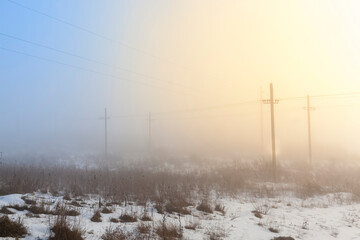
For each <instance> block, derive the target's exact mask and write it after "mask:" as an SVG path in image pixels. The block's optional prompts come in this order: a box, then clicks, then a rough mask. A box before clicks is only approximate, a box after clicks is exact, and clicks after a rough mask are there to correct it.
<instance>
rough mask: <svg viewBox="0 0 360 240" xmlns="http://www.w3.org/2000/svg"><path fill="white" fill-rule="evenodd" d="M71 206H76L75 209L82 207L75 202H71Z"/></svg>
mask: <svg viewBox="0 0 360 240" xmlns="http://www.w3.org/2000/svg"><path fill="white" fill-rule="evenodd" d="M69 204H70V205H72V206H74V207H81V205H80V204H79V203H78V202H77V201H75V200H73V201H71V203H69Z"/></svg>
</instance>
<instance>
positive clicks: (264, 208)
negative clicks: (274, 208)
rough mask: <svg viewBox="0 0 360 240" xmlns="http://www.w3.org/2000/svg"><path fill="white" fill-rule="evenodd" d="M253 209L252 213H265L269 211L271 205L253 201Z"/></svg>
mask: <svg viewBox="0 0 360 240" xmlns="http://www.w3.org/2000/svg"><path fill="white" fill-rule="evenodd" d="M252 205H253V207H254V210H253V211H252V213H254V214H255V213H256V212H257V213H261V215H267V214H269V212H270V209H271V207H270V206H269V205H267V204H263V203H261V202H253V204H252Z"/></svg>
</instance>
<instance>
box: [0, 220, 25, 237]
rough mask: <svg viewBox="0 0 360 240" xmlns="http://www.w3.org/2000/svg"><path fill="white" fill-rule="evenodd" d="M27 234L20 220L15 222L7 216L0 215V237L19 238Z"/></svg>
mask: <svg viewBox="0 0 360 240" xmlns="http://www.w3.org/2000/svg"><path fill="white" fill-rule="evenodd" d="M26 234H27V229H26V228H25V226H24V224H23V223H22V221H21V220H20V218H19V219H18V220H17V221H16V222H15V221H12V220H10V219H9V217H8V216H2V217H0V237H13V238H21V237H24V236H25V235H26Z"/></svg>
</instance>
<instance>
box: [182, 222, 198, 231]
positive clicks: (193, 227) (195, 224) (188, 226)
mask: <svg viewBox="0 0 360 240" xmlns="http://www.w3.org/2000/svg"><path fill="white" fill-rule="evenodd" d="M199 225H200V224H199V222H189V223H188V224H186V225H185V228H186V229H189V230H194V231H195V230H196V229H197V228H198V227H199Z"/></svg>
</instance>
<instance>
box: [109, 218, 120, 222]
mask: <svg viewBox="0 0 360 240" xmlns="http://www.w3.org/2000/svg"><path fill="white" fill-rule="evenodd" d="M110 222H113V223H118V222H120V221H119V220H118V219H117V218H110Z"/></svg>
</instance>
